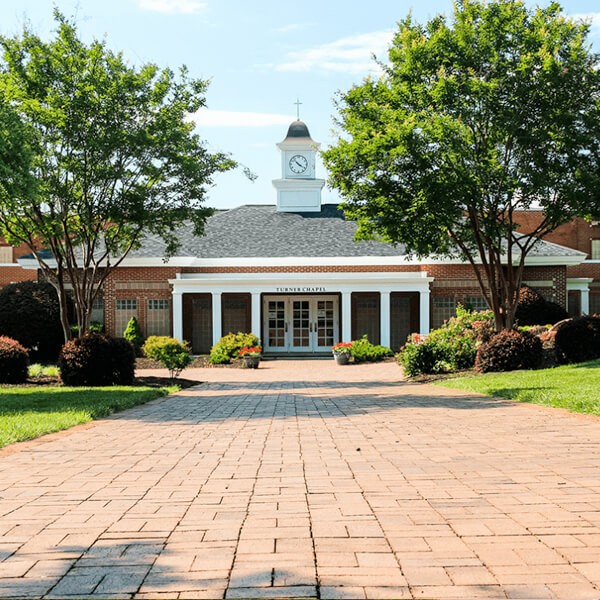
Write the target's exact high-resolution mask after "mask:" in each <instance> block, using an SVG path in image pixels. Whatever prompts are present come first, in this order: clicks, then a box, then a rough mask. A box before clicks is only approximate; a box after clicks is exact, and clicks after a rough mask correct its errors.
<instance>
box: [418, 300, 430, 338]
mask: <svg viewBox="0 0 600 600" xmlns="http://www.w3.org/2000/svg"><path fill="white" fill-rule="evenodd" d="M429 310H430V308H429V290H421V291H420V292H419V320H420V331H419V333H420V334H422V335H423V334H424V335H427V334H428V333H429Z"/></svg>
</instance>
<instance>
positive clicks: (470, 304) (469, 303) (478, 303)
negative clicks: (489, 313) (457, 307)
mask: <svg viewBox="0 0 600 600" xmlns="http://www.w3.org/2000/svg"><path fill="white" fill-rule="evenodd" d="M465 308H468V309H469V310H474V311H476V312H480V311H482V310H487V309H488V304H487V302H486V301H485V298H484V297H483V296H467V297H466V298H465Z"/></svg>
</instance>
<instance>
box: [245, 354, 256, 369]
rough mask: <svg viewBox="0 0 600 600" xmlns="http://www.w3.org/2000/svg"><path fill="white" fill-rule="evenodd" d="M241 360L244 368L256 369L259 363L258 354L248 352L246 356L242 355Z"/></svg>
mask: <svg viewBox="0 0 600 600" xmlns="http://www.w3.org/2000/svg"><path fill="white" fill-rule="evenodd" d="M242 360H243V361H244V367H245V368H246V369H258V365H259V363H260V354H249V355H247V356H243V357H242Z"/></svg>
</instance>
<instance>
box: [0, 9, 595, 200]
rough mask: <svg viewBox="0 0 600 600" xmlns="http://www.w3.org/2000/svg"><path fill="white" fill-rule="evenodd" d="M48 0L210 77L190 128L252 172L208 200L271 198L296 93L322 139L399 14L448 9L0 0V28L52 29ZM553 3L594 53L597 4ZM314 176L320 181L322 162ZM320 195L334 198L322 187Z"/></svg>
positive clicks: (227, 178)
mask: <svg viewBox="0 0 600 600" xmlns="http://www.w3.org/2000/svg"><path fill="white" fill-rule="evenodd" d="M529 4H530V5H532V6H533V5H535V3H534V2H530V3H529ZM544 4H547V3H544ZM53 5H55V6H57V7H58V8H59V9H60V10H61V11H62V12H63V13H65V14H66V15H67V16H70V17H74V18H75V20H76V22H77V25H78V28H79V31H80V34H81V35H82V37H83V38H84V39H85V40H88V41H89V40H91V39H92V38H100V39H102V38H105V39H106V41H107V43H108V45H109V46H110V48H111V49H113V50H115V51H122V52H123V54H124V55H125V57H126V58H127V60H128V61H130V62H131V63H133V64H137V65H139V64H142V63H145V62H153V63H156V64H158V65H159V66H161V67H167V66H168V67H171V68H173V69H176V68H177V67H178V66H179V65H181V64H185V65H187V66H188V68H189V70H190V73H191V75H192V76H194V77H199V78H203V79H209V80H210V81H211V84H210V87H209V89H208V93H207V98H206V99H207V106H208V110H207V111H203V112H202V113H200V114H198V115H196V122H197V124H198V125H197V127H198V129H199V133H200V134H201V135H202V137H203V138H204V139H206V141H207V144H208V146H209V147H210V148H211V149H214V150H221V151H226V152H229V153H231V155H232V156H233V157H234V158H235V159H236V160H237V161H239V162H240V163H242V164H244V165H245V166H247V167H249V168H250V169H251V170H252V171H254V172H255V173H256V174H257V175H258V178H257V180H256V181H255V182H254V183H252V182H250V181H248V180H247V179H246V178H245V177H244V176H243V174H242V173H241V171H239V170H238V171H237V172H233V173H226V174H223V175H220V176H219V177H218V178H217V179H216V185H215V187H214V188H212V189H211V190H210V192H209V198H208V204H209V205H210V206H214V207H217V208H229V207H234V206H239V205H241V204H273V203H274V202H275V190H274V188H273V187H272V184H271V180H272V179H275V178H277V177H279V176H280V165H281V162H280V158H279V154H278V150H277V148H276V146H275V144H276V143H277V142H279V141H281V140H282V139H283V138H284V137H285V134H286V132H287V127H288V125H289V124H290V123H291V121H292V120H294V119H295V117H296V107H295V105H294V102H295V101H296V98H297V97H298V98H299V99H300V101H301V102H302V105H301V107H300V116H301V118H302V119H303V120H304V121H305V122H306V123H307V125H308V127H309V129H310V132H311V135H312V137H313V139H314V140H315V141H318V142H320V143H321V144H322V146H327V145H328V144H330V143H331V142H332V141H333V136H332V129H333V127H334V124H333V115H334V113H335V109H334V102H333V99H334V96H335V93H336V91H337V90H347V89H348V88H349V87H350V86H351V85H352V84H354V83H359V82H360V81H361V80H362V78H364V77H365V76H367V75H368V74H369V73H370V72H371V73H373V72H375V63H374V62H373V61H372V60H371V58H370V57H371V55H372V54H373V53H374V54H375V55H377V56H378V57H379V58H381V59H385V57H386V48H387V45H388V43H389V40H390V38H391V34H392V32H393V31H394V29H395V26H396V23H397V21H399V20H400V19H402V18H404V17H405V16H406V15H407V14H408V12H409V11H412V14H413V16H414V18H415V19H416V20H418V21H421V22H424V21H426V20H428V19H429V18H431V17H433V16H434V15H435V14H437V13H440V12H445V13H450V12H451V10H452V2H451V0H420V1H418V2H415V1H414V0H413V1H412V2H407V1H405V0H368V1H361V2H348V1H347V0H346V1H341V0H320V1H317V0H294V1H287V2H286V1H285V0H283V1H282V0H254V2H248V1H242V0H78V1H75V0H56V1H55V2H54V3H52V2H50V1H49V0H1V1H0V31H1V32H2V34H4V35H7V34H9V35H10V34H14V33H16V32H18V31H20V30H21V29H22V26H23V23H24V22H25V21H29V23H30V25H31V27H32V28H33V30H34V31H36V32H37V33H39V34H40V35H42V36H44V37H47V36H50V35H51V32H52V29H53V27H54V23H53V19H52V6H53ZM562 6H563V8H564V10H565V12H567V13H568V14H569V15H577V16H581V15H588V16H589V18H591V19H592V22H593V24H594V25H593V30H592V32H593V36H592V38H591V40H592V41H593V43H594V45H595V48H596V49H600V4H599V3H598V0H566V1H565V2H563V3H562ZM317 176H319V177H323V178H326V173H325V170H324V168H323V166H322V165H319V166H318V173H317ZM323 200H324V202H334V203H336V202H338V197H337V195H336V194H335V192H333V191H331V190H328V189H327V188H325V190H324V191H323Z"/></svg>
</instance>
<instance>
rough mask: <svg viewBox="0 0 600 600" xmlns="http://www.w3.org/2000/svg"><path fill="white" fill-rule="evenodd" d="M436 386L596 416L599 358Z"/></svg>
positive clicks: (599, 398) (599, 389)
mask: <svg viewBox="0 0 600 600" xmlns="http://www.w3.org/2000/svg"><path fill="white" fill-rule="evenodd" d="M436 385H439V386H443V387H450V388H455V389H458V390H464V391H467V392H479V393H481V394H486V395H487V396H496V397H498V398H509V399H512V400H518V401H519V402H531V403H532V404H543V405H545V406H553V407H555V408H566V409H567V410H570V411H572V412H579V413H589V414H595V415H600V360H594V361H590V362H586V363H581V364H578V365H565V366H562V367H557V368H554V369H540V370H539V371H511V372H509V373H486V374H485V375H475V376H470V377H457V378H452V379H445V380H443V381H439V382H437V383H436Z"/></svg>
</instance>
